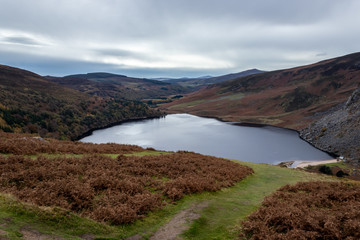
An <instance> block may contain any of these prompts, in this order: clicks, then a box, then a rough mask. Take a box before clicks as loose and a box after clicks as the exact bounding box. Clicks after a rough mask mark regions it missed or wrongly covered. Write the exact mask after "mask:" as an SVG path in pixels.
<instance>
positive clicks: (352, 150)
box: [0, 53, 360, 240]
mask: <svg viewBox="0 0 360 240" xmlns="http://www.w3.org/2000/svg"><path fill="white" fill-rule="evenodd" d="M359 64H360V54H359V53H354V54H351V55H347V56H343V57H339V58H335V59H329V60H325V61H322V62H319V63H315V64H311V65H307V66H301V67H296V68H292V69H285V70H278V71H273V72H257V71H255V72H251V71H250V73H251V74H250V75H246V76H240V77H239V76H238V75H236V74H235V75H231V74H230V76H229V75H224V76H223V77H219V78H220V79H221V81H222V82H215V83H212V82H211V81H215V80H214V79H213V78H209V79H213V80H211V81H208V82H206V81H205V80H204V79H197V80H194V79H192V80H191V81H189V82H188V84H191V85H192V86H191V87H190V85H188V86H185V85H181V84H185V82H186V81H185V82H182V83H181V84H177V83H171V82H170V83H169V82H162V81H156V80H148V79H141V78H132V77H127V76H123V75H117V74H109V73H88V74H77V75H70V76H65V77H50V76H46V77H43V76H40V75H38V74H36V73H32V72H29V71H26V70H23V69H18V68H13V67H10V66H4V65H1V66H0V88H1V92H0V100H1V104H0V162H1V164H0V170H1V176H0V178H1V181H0V182H1V184H0V188H1V189H0V190H1V194H0V210H1V211H0V212H1V213H0V237H1V238H4V239H16V240H17V239H31V238H30V237H33V239H34V238H35V239H36V238H38V239H41V238H45V239H46V238H50V239H52V238H53V239H128V240H130V239H149V238H151V237H152V236H158V235H157V234H159V233H158V231H162V232H164V231H165V233H166V232H167V231H170V230H169V229H168V227H169V225H167V223H169V222H171V219H173V218H174V217H177V216H178V215H177V214H185V217H183V219H182V221H183V222H187V221H188V222H187V224H185V225H184V226H183V227H181V230H179V231H178V232H176V234H175V235H176V237H182V238H183V239H216V238H217V239H251V237H253V236H263V235H261V234H264V233H267V232H271V234H278V233H274V232H272V231H274V230H273V229H277V228H274V227H279V228H280V229H286V230H284V231H285V232H284V233H280V235H279V236H285V234H288V235H286V236H298V235H296V234H299V232H301V231H304V230H303V227H299V229H296V227H293V226H292V227H289V228H285V227H284V226H287V225H286V223H285V222H286V221H287V220H286V218H284V219H283V220H281V221H280V220H279V221H278V222H277V220H276V219H275V218H276V216H277V215H274V214H272V212H271V211H278V210H276V207H277V205H278V202H279V201H280V200H279V196H280V197H281V196H282V195H284V196H285V194H288V195H286V196H289V199H290V196H291V197H292V198H291V199H292V200H289V201H290V202H297V201H299V202H298V204H303V202H301V201H300V200H298V199H303V198H302V197H304V199H305V200H304V201H305V203H306V202H309V201H314V202H315V203H316V201H315V200H313V198H312V196H313V195H314V194H315V193H316V191H315V190H314V186H315V189H320V190H319V192H320V193H321V194H320V195H321V196H320V197H323V198H324V199H327V200H329V199H330V198H331V196H335V195H336V196H338V197H337V199H336V201H335V200H331V204H332V207H331V208H329V209H328V211H329V212H328V213H326V214H322V210H321V209H316V210H314V211H313V212H311V213H309V214H315V215H317V216H318V217H319V222H320V223H318V222H314V226H317V227H316V228H317V229H316V230H311V231H317V233H316V234H320V235H324V234H325V235H326V234H328V233H329V231H330V230H329V229H327V228H326V226H327V225H326V226H323V225H324V224H321V222H322V221H332V220H331V219H329V218H328V217H327V216H328V215H331V214H338V215H339V211H341V214H340V215H341V216H343V215H346V216H349V217H348V218H346V219H343V220H341V221H346V222H347V223H348V224H347V225H346V226H348V227H343V225H341V224H338V222H337V223H336V224H337V225H336V226H335V227H334V228H332V229H331V232H330V233H329V234H330V235H331V234H341V236H347V237H357V235H356V231H352V230H351V229H356V228H357V225H356V224H353V223H354V222H359V219H358V215H356V214H354V212H351V209H352V208H356V207H357V206H358V202H357V201H352V200H349V199H350V198H351V196H352V195H351V194H353V195H354V194H355V195H356V194H358V191H359V188H358V185H359V184H358V183H356V182H354V181H352V180H350V179H345V177H349V178H350V177H353V176H348V175H354V176H355V175H356V174H357V171H358V170H357V169H358V164H359V155H360V154H359V148H358V129H359V126H360V125H359V122H358V119H359V118H358V114H359V99H360V98H359V90H358V88H359V86H360V67H359V66H360V65H359ZM228 77H230V79H228ZM232 77H235V78H232ZM219 78H217V79H219ZM194 81H195V82H194ZM196 81H198V82H196ZM156 99H157V100H156ZM153 101H154V102H153ZM156 106H157V108H156ZM169 113H182V114H176V115H180V118H179V119H176V118H175V120H174V121H175V126H171V128H172V129H165V130H163V131H162V132H161V133H160V135H159V136H158V135H156V134H155V129H156V128H155V127H154V126H147V127H145V128H146V129H145V130H146V131H149V132H150V133H151V135H155V136H156V138H158V139H162V138H164V139H163V140H164V141H165V142H176V141H173V140H171V139H170V140H169V139H166V138H165V137H162V136H164V135H169V136H170V135H171V134H170V133H171V132H173V133H174V134H175V135H174V137H175V138H176V137H178V138H180V136H181V134H180V133H179V132H178V133H176V128H177V127H178V128H179V131H180V132H185V133H186V134H187V135H189V132H188V130H189V131H190V130H193V129H197V130H200V129H201V128H203V127H205V126H207V125H209V126H210V128H209V129H210V130H209V129H206V130H205V132H207V133H209V134H210V132H211V133H212V130H213V132H216V131H215V126H218V125H221V124H219V123H220V122H218V121H217V120H214V119H201V121H199V119H200V118H198V117H196V116H203V117H208V118H217V119H221V120H223V121H231V122H236V123H237V124H240V125H243V126H247V127H254V126H255V127H263V128H264V129H270V130H271V129H272V128H271V127H268V126H266V125H274V126H278V127H285V128H289V129H293V130H297V131H299V132H300V134H301V137H302V138H303V139H305V140H306V141H308V142H310V143H311V144H313V145H314V146H316V147H317V148H319V149H322V150H325V151H328V152H330V153H333V154H335V155H338V156H343V157H344V159H345V161H341V162H335V163H331V164H327V165H322V166H323V169H325V170H329V169H330V170H329V171H330V172H329V171H328V172H325V173H326V174H318V173H312V172H308V171H304V170H302V169H288V168H281V167H279V166H275V165H269V164H263V163H262V162H263V161H261V160H260V161H259V163H255V162H251V161H252V160H250V159H251V157H250V156H249V157H243V158H241V161H239V160H228V159H223V158H218V157H214V156H210V155H214V154H213V153H203V154H206V155H201V154H198V153H194V152H189V151H177V150H175V151H173V150H167V151H159V150H155V149H154V148H153V147H152V146H147V145H145V146H142V147H141V146H137V145H141V144H139V143H135V144H137V145H129V143H127V142H124V143H122V144H115V143H96V144H95V143H84V142H80V141H74V140H77V139H79V138H80V137H81V136H83V135H84V134H86V133H88V134H89V133H91V132H92V131H94V130H95V129H102V128H107V127H109V126H112V125H116V124H118V123H123V122H126V121H132V120H144V119H149V118H160V117H163V116H165V115H166V114H169ZM183 113H190V114H194V115H196V116H191V115H186V114H183ZM173 116H174V115H171V114H170V115H168V116H167V117H169V118H172V117H173ZM186 119H188V120H186ZM147 121H153V123H155V125H157V126H158V125H159V124H158V122H159V121H164V122H165V118H160V119H157V120H147ZM187 121H188V122H189V124H190V125H189V127H187V128H186V129H187V130H184V129H183V128H181V127H180V126H181V124H184V123H186V122H187ZM138 123H139V122H138ZM180 123H181V124H180ZM191 124H193V125H191ZM223 124H225V123H223ZM125 126H127V125H126V124H125ZM231 127H234V128H240V126H236V125H232V126H231ZM139 129H140V128H139V127H137V128H136V129H135V130H134V131H133V130H130V129H129V128H127V129H125V132H126V131H127V133H128V134H129V135H128V137H127V138H129V139H130V138H131V135H134V132H135V134H136V133H137V134H139V135H140V140H139V141H145V140H146V135H145V134H144V131H145V130H144V131H143V132H142V131H140V130H139ZM105 130H108V131H110V132H111V134H113V135H116V134H118V135H121V136H126V134H125V133H120V134H119V133H117V132H116V131H115V130H112V129H111V128H108V129H104V131H105ZM278 130H279V131H280V130H284V131H286V132H291V131H289V130H286V129H278ZM227 131H231V132H235V130H231V129H230V130H227ZM271 131H275V130H271ZM225 133H226V131H225V130H224V129H223V128H222V129H220V130H219V132H218V135H217V136H214V135H209V134H205V133H201V134H200V135H202V136H203V137H204V136H205V138H206V139H207V140H209V141H210V140H211V139H214V138H219V139H221V138H220V137H218V136H220V135H224V134H225ZM291 134H294V135H296V137H297V134H296V132H291ZM237 135H243V136H245V138H244V141H249V142H250V139H251V137H250V136H252V135H255V134H250V135H246V134H243V133H238V134H237ZM228 138H229V137H228ZM270 138H271V139H272V142H273V143H279V142H280V141H277V140H275V137H274V136H271V137H270ZM297 140H299V141H300V139H297ZM185 141H186V142H187V143H188V144H190V145H196V144H197V143H196V142H197V141H203V142H206V141H205V140H195V142H193V143H191V141H189V140H185ZM221 141H222V142H225V143H226V141H225V140H221ZM105 142H109V140H107V141H105ZM231 142H236V143H239V142H241V140H239V139H236V140H231ZM253 142H257V143H258V140H255V141H253ZM289 142H290V140H286V143H282V144H281V145H285V144H289ZM303 143H304V144H306V143H305V142H303ZM132 144H134V143H132ZM217 145H219V146H220V145H221V144H220V143H219V144H217ZM267 145H269V147H270V148H272V150H274V151H275V152H276V151H278V150H276V149H275V148H273V147H271V144H269V143H268V144H267ZM295 145H298V144H295ZM229 146H230V145H229ZM216 147H217V146H212V147H211V148H213V149H215V148H216ZM231 147H233V148H237V147H236V146H232V145H231ZM282 147H283V148H284V146H282ZM307 147H310V146H309V145H307ZM156 148H159V149H161V146H159V147H156ZM247 148H249V147H247ZM289 149H291V148H289ZM165 150H166V149H165ZM183 150H189V149H183ZM260 150H262V151H263V150H264V149H257V151H260ZM190 151H192V150H191V149H190ZM194 151H197V150H194ZM267 151H268V152H267V153H265V156H267V155H269V153H270V150H267ZM279 151H281V150H279ZM302 151H306V152H309V151H308V150H302ZM291 152H294V151H292V150H291ZM207 154H209V155H207ZM242 154H243V153H242V152H241V151H240V152H237V153H236V155H237V156H238V155H240V156H242ZM251 154H253V155H255V154H256V151H254V152H253V153H251ZM227 158H233V159H234V158H235V157H227ZM262 158H264V157H262ZM275 158H276V157H275ZM288 158H289V157H285V160H289V159H288ZM309 160H310V159H309ZM271 163H273V162H271ZM349 164H350V165H349ZM319 169H321V166H319ZM319 169H318V170H316V169H315V170H314V169H312V168H309V171H313V172H319ZM333 170H334V171H335V170H336V172H334V173H331V171H333ZM342 170H344V171H345V173H346V174H348V175H346V174H345V173H344V172H342V173H343V174H342V175H341V176H340V175H338V172H340V171H342ZM320 172H321V171H320ZM331 174H334V175H336V176H337V177H335V176H331ZM356 176H358V175H356ZM356 176H355V177H354V178H353V179H356ZM299 182H310V183H308V184H307V183H299ZM332 182H336V183H332ZM337 182H340V183H337ZM341 182H346V184H342V183H341ZM294 184H297V185H294ZM285 185H286V186H285ZM290 185H291V186H290ZM280 187H283V188H282V189H283V190H282V192H281V191H280V192H279V191H276V190H277V189H279V188H280ZM304 189H305V190H304ZM337 190H339V191H337ZM285 191H288V192H286V193H285ZM298 191H299V193H298ZM303 191H307V195H306V197H305V196H304V194H303ZM296 194H302V195H301V196H302V197H299V196H300V195H296ZM346 194H350V195H351V196H350V195H346ZM346 196H350V197H349V199H348V198H346ZM269 199H271V200H269ZM294 199H297V200H294ZM269 202H270V203H271V204H272V203H273V204H274V206H272V207H274V209H275V210H272V209H273V208H268V210H269V211H270V212H268V211H266V210H264V209H266V208H264V206H268V205H269ZM328 204H330V203H328ZM346 204H348V205H349V206H351V207H352V208H346V207H341V206H345V205H346ZM305 205H306V204H305ZM279 206H281V205H279ZM299 206H300V205H299ZM301 206H302V207H303V205H301ZM320 208H321V207H320ZM304 209H306V207H304ZM256 210H258V211H263V213H264V215H265V214H268V216H269V217H268V219H269V221H268V222H267V224H265V225H264V224H262V223H261V222H260V223H259V221H258V220H257V219H258V215H257V212H256ZM288 211H289V214H291V213H296V209H295V208H292V207H291V206H290V205H289V209H288ZM304 211H307V210H304ZM189 214H190V215H192V214H193V215H194V216H196V217H189V218H187V217H186V216H188V215H189ZM340 215H339V219H342V218H341V216H340ZM273 217H274V218H273ZM303 219H304V218H303V217H302V218H301V219H300V220H299V221H298V222H299V223H301V222H302V221H303ZM244 220H246V221H244ZM274 221H275V225H274V224H272V223H273V222H274ZM299 226H300V225H299ZM319 226H323V227H319ZM159 229H160V230H159ZM276 231H277V230H276ZM307 234H310V235H311V234H313V233H309V232H308V231H304V232H302V233H301V234H300V235H303V236H308V235H307ZM314 234H315V233H314ZM310 235H309V236H310ZM320 235H317V236H320ZM165 236H168V235H165ZM339 236H340V235H339Z"/></svg>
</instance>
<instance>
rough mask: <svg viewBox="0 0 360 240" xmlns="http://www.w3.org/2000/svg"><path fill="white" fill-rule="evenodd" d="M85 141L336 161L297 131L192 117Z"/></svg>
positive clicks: (269, 159) (270, 159)
mask: <svg viewBox="0 0 360 240" xmlns="http://www.w3.org/2000/svg"><path fill="white" fill-rule="evenodd" d="M81 141H83V142H92V143H109V142H114V143H122V144H135V145H139V146H141V147H153V148H155V149H157V150H166V151H178V150H186V151H193V152H197V153H202V154H206V155H212V156H217V157H224V158H231V159H236V160H242V161H247V162H256V163H270V164H277V163H279V162H283V161H317V160H327V159H332V157H331V156H329V155H328V154H327V153H324V152H322V151H320V150H318V149H316V148H314V147H312V146H311V145H310V144H308V143H307V142H305V141H303V140H301V139H300V138H299V136H298V133H297V132H296V131H291V130H287V129H282V128H276V127H270V126H266V127H245V126H237V125H234V124H231V123H225V122H221V121H218V120H216V119H211V118H202V117H197V116H193V115H189V114H171V115H167V116H166V117H164V118H160V119H148V120H142V121H135V122H127V123H123V124H121V125H118V126H114V127H109V128H106V129H102V130H96V131H94V132H93V133H92V135H90V136H88V137H85V138H83V139H81Z"/></svg>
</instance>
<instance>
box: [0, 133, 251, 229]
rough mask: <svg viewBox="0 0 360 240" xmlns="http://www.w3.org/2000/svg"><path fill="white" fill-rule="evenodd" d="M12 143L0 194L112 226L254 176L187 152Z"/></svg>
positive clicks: (2, 167) (3, 162)
mask: <svg viewBox="0 0 360 240" xmlns="http://www.w3.org/2000/svg"><path fill="white" fill-rule="evenodd" d="M12 141H18V140H16V139H15V138H14V139H13V140H11V139H10V140H9V141H8V142H7V143H6V142H5V141H1V143H0V145H1V148H0V151H1V152H7V153H13V154H10V155H9V156H4V155H0V173H1V176H0V191H1V192H7V193H11V194H13V195H15V196H17V197H18V198H19V199H20V200H22V201H26V202H31V203H34V204H37V205H40V206H58V207H61V208H65V209H69V210H71V211H73V212H75V213H78V214H80V215H82V216H88V217H90V218H92V219H95V220H97V221H100V222H107V223H111V224H123V223H130V222H133V221H134V220H136V219H139V218H142V217H143V216H145V214H146V213H148V212H149V211H151V210H154V209H158V208H160V207H162V206H164V205H165V204H168V203H173V202H175V201H176V200H179V199H181V198H182V197H183V196H184V195H186V194H192V193H198V192H202V191H216V190H219V189H221V188H223V187H229V186H232V185H234V184H235V183H236V182H238V181H240V180H242V179H243V178H245V177H246V176H247V175H249V174H251V173H253V170H252V169H251V168H249V167H246V166H242V165H240V164H237V163H234V162H231V161H229V160H225V159H220V158H215V157H210V156H203V155H200V154H195V153H189V152H177V153H171V154H163V155H157V156H143V157H136V156H125V155H123V154H120V155H119V156H118V157H117V158H112V157H108V156H106V155H104V154H99V152H100V153H104V151H105V150H104V149H106V153H109V152H117V151H118V153H125V152H126V151H130V149H132V150H134V151H136V150H139V149H137V148H136V147H134V146H122V145H117V144H109V145H107V144H104V145H95V144H84V143H74V142H63V143H61V141H55V140H51V141H50V142H46V141H44V140H39V139H31V141H29V140H27V141H24V142H21V143H23V146H22V148H21V147H20V146H17V147H15V145H16V144H13V145H11V144H10V143H13V142H12ZM19 141H20V140H19ZM21 141H22V140H21ZM4 142H5V144H4ZM48 143H50V144H49V145H48ZM54 143H56V144H54ZM70 143H72V144H70ZM48 147H49V148H48ZM92 148H93V149H92ZM133 148H134V149H133ZM6 149H7V150H6ZM9 149H11V150H9ZM21 149H23V151H24V152H26V153H28V154H30V153H32V150H34V151H35V152H36V151H38V153H39V152H40V153H44V152H51V153H53V152H55V153H68V152H71V153H84V152H86V151H89V152H90V153H97V154H86V155H79V156H73V157H66V156H61V155H60V156H58V155H55V156H58V157H54V156H52V157H50V156H48V155H40V156H38V157H36V158H31V157H27V156H23V155H15V154H14V153H17V154H19V152H18V151H20V150H21ZM140 149H141V148H140ZM5 150H6V151H5Z"/></svg>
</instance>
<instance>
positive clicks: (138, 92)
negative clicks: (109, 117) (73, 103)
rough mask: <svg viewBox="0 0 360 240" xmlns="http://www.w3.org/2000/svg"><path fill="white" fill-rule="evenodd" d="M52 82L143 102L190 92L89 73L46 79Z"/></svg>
mask: <svg viewBox="0 0 360 240" xmlns="http://www.w3.org/2000/svg"><path fill="white" fill-rule="evenodd" d="M46 78H47V79H48V80H50V81H52V82H56V83H58V84H60V85H63V86H66V87H69V88H72V89H76V90H78V91H81V92H84V93H88V94H90V95H93V96H101V97H113V98H123V99H130V100H141V99H146V98H155V97H167V96H169V95H177V94H183V93H186V92H188V91H187V90H186V89H185V88H183V87H181V86H179V85H177V84H171V83H166V82H162V81H157V80H150V79H146V78H133V77H127V76H124V75H118V74H112V73H103V72H95V73H87V74H76V75H69V76H65V77H50V76H48V77H46Z"/></svg>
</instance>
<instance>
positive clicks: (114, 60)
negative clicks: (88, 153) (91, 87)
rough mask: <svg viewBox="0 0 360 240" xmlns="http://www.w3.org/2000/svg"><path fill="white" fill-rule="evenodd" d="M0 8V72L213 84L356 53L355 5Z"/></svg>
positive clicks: (141, 3) (326, 0)
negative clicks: (204, 79)
mask: <svg viewBox="0 0 360 240" xmlns="http://www.w3.org/2000/svg"><path fill="white" fill-rule="evenodd" d="M0 6H1V8H0V63H1V64H7V65H12V66H17V67H22V68H26V69H28V70H32V71H35V72H37V73H39V74H43V75H60V76H61V75H66V74H72V73H82V72H94V71H109V72H114V73H121V74H127V75H131V76H139V77H155V76H156V77H159V76H170V77H180V76H199V75H209V74H211V75H221V74H226V73H230V72H239V71H243V70H246V69H249V68H259V69H263V70H275V69H279V68H288V67H293V66H297V65H302V64H308V63H312V62H316V61H319V60H322V59H326V58H330V57H336V56H340V55H345V54H348V53H352V52H356V51H359V50H358V46H357V45H358V40H359V39H360V30H359V29H360V28H359V27H358V26H357V25H358V23H359V22H360V15H359V14H358V9H360V1H357V0H344V1H337V0H311V1H310V0H302V1H288V0H272V1H268V0H251V1H245V0H244V1H238V0H223V1H218V0H196V1H193V0H191V1H190V0H77V1H70V0H62V1H54V0H36V1H28V0H16V1H13V0H0Z"/></svg>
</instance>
